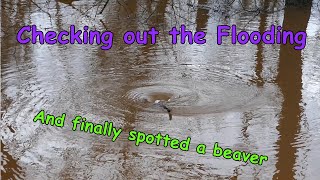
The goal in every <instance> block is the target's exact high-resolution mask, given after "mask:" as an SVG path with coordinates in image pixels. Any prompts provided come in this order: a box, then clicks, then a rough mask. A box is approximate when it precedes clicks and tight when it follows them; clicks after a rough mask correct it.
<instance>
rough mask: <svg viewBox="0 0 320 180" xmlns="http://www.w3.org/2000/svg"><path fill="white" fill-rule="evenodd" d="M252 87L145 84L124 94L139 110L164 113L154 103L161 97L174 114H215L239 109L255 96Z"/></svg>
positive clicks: (254, 89)
mask: <svg viewBox="0 0 320 180" xmlns="http://www.w3.org/2000/svg"><path fill="white" fill-rule="evenodd" d="M258 95H259V91H258V89H257V88H255V87H249V86H245V85H243V86H241V85H232V86H231V85H221V84H219V85H218V84H211V83H210V84H205V83H203V84H198V85H197V84H195V83H192V84H189V86H188V84H187V83H186V85H185V86H182V85H181V86H178V85H170V84H154V85H145V86H143V87H137V88H132V89H131V90H130V91H129V92H128V93H127V95H126V98H128V99H129V100H130V101H131V102H132V104H133V105H134V106H135V107H136V108H139V109H142V110H143V111H148V112H165V111H164V109H162V108H160V107H159V106H157V105H156V104H155V103H154V102H155V101H156V100H161V101H163V102H164V104H165V105H166V106H167V107H169V108H170V109H171V110H172V114H174V115H194V114H207V113H218V112H223V111H226V110H230V109H233V108H239V107H240V108H241V106H245V105H246V104H248V103H250V102H252V101H253V99H257V97H258Z"/></svg>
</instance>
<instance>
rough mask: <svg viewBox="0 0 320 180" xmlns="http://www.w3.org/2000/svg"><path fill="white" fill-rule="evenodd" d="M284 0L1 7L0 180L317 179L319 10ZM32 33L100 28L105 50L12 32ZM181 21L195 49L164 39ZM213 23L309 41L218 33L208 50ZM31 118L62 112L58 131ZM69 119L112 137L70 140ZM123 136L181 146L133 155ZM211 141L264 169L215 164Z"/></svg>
mask: <svg viewBox="0 0 320 180" xmlns="http://www.w3.org/2000/svg"><path fill="white" fill-rule="evenodd" d="M291 1H293V2H294V0H286V1H278V0H272V1H271V0H224V1H217V0H188V1H174V0H158V1H155V0H88V1H84V0H78V1H73V0H12V1H10V0H3V1H1V125H0V127H1V156H2V157H1V179H318V178H319V174H318V173H319V171H320V154H319V152H320V130H319V128H320V111H319V110H320V54H319V51H320V2H319V1H317V0H313V2H311V1H310V2H309V1H303V2H304V4H303V5H301V4H300V5H296V4H295V3H292V4H291V3H289V2H291ZM296 1H297V2H300V1H301V0H296ZM308 2H309V3H308ZM31 25H36V28H37V30H41V31H42V32H48V31H55V32H61V31H63V30H67V31H68V30H69V29H70V26H72V25H74V27H75V28H76V29H82V30H83V29H84V27H85V26H87V28H88V30H97V31H100V32H103V31H110V32H112V33H113V44H112V48H110V49H108V50H103V49H102V48H101V44H100V45H97V44H77V43H75V44H70V43H69V44H59V43H57V44H54V45H52V44H47V43H44V44H40V43H35V44H32V43H27V44H20V43H19V42H18V41H17V33H18V31H19V29H21V28H22V27H23V26H31ZM181 25H185V27H186V29H188V30H189V31H192V32H196V31H198V32H200V31H202V32H205V33H206V36H205V39H206V43H202V44H196V43H194V44H189V43H185V44H182V43H180V39H179V40H178V43H177V44H173V43H172V39H171V37H170V36H169V34H168V32H169V31H170V30H171V29H172V27H177V28H180V27H181ZM219 25H229V26H231V25H236V27H237V31H238V32H240V31H247V32H253V31H258V32H264V31H267V30H269V29H270V27H271V26H272V25H275V26H282V28H283V29H285V30H291V31H293V32H299V31H300V32H301V31H304V32H306V33H307V37H306V42H307V43H306V46H305V47H304V48H303V49H302V50H295V49H294V45H292V44H289V43H287V44H266V43H258V44H252V43H247V44H239V43H236V44H232V42H231V37H230V36H229V37H223V38H222V44H221V45H218V44H217V31H218V26H219ZM151 28H156V29H157V30H158V31H159V35H158V36H157V40H156V43H154V44H152V43H150V39H149V43H147V44H145V45H141V44H137V43H133V44H126V43H125V42H124V41H123V34H124V33H125V32H127V31H133V32H136V31H141V32H142V31H145V30H150V29H151ZM230 33H231V30H230ZM27 34H28V33H24V35H27ZM41 110H44V111H45V113H46V114H51V115H55V116H61V114H62V113H65V114H66V120H65V121H66V122H65V124H64V127H62V128H61V127H55V126H50V125H43V124H41V123H40V121H38V122H33V119H34V117H35V116H36V115H37V114H38V113H39V112H40V111H41ZM75 116H82V117H85V118H86V119H87V121H90V122H93V123H96V124H98V123H99V124H103V123H104V122H105V121H108V122H113V126H114V127H117V128H122V133H121V134H120V135H119V136H118V137H117V139H116V140H115V141H112V138H111V137H108V136H101V135H96V134H93V133H86V132H81V131H79V130H77V131H73V130H72V128H73V124H72V122H71V120H72V119H73V118H74V117H75ZM78 128H79V125H78ZM132 130H135V131H139V132H144V133H145V134H154V135H156V134H158V133H161V134H162V135H166V134H168V135H170V137H173V138H177V139H179V140H185V139H187V138H188V137H190V139H191V141H190V149H189V151H182V150H180V149H172V148H170V147H164V146H163V145H160V146H157V145H155V144H147V143H141V144H140V145H139V146H136V145H135V142H133V141H129V140H128V134H129V132H131V131H132ZM216 142H218V143H219V146H220V147H222V148H224V149H225V148H229V149H231V150H233V151H234V150H239V151H245V152H250V153H256V154H258V155H265V156H268V160H267V161H264V162H263V164H262V165H256V164H252V163H249V162H247V163H245V162H242V161H234V160H233V159H226V158H223V157H214V156H213V155H212V151H213V147H214V144H215V143H216ZM198 144H205V145H206V146H207V149H206V153H205V154H198V153H197V152H196V151H195V149H196V147H197V145H198Z"/></svg>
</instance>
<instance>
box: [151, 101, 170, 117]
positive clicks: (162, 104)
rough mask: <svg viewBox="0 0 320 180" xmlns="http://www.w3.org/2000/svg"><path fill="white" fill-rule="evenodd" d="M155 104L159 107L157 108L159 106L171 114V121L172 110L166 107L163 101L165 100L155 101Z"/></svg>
mask: <svg viewBox="0 0 320 180" xmlns="http://www.w3.org/2000/svg"><path fill="white" fill-rule="evenodd" d="M168 101H170V99H169V100H168ZM154 104H155V105H157V106H159V107H161V108H163V109H165V110H167V112H168V114H169V120H171V119H172V114H171V109H170V108H168V107H167V106H166V105H165V101H163V100H155V101H154Z"/></svg>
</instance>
